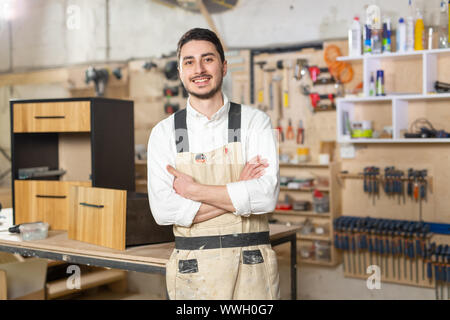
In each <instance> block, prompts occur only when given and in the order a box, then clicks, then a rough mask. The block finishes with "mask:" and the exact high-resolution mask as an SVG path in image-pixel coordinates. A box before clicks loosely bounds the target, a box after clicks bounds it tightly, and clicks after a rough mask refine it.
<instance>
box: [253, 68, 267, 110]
mask: <svg viewBox="0 0 450 320" xmlns="http://www.w3.org/2000/svg"><path fill="white" fill-rule="evenodd" d="M266 63H267V62H266V61H258V62H255V64H257V65H258V66H259V69H260V70H261V73H262V74H260V75H259V77H258V81H256V84H257V88H256V90H255V91H256V92H257V99H256V100H257V102H258V109H260V110H262V109H263V108H264V88H265V85H264V73H265V72H264V65H265V64H266Z"/></svg>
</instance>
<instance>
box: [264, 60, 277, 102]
mask: <svg viewBox="0 0 450 320" xmlns="http://www.w3.org/2000/svg"><path fill="white" fill-rule="evenodd" d="M273 72H275V69H274V68H269V69H265V70H264V77H263V79H264V92H266V93H267V95H268V100H269V109H270V110H273V109H274V104H275V100H274V93H275V89H274V87H273V81H272V78H273Z"/></svg>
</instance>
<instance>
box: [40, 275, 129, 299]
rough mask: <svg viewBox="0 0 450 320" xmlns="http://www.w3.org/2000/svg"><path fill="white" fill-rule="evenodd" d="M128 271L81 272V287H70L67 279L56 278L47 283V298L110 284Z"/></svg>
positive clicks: (122, 277)
mask: <svg viewBox="0 0 450 320" xmlns="http://www.w3.org/2000/svg"><path fill="white" fill-rule="evenodd" d="M125 278H126V272H125V271H122V270H100V271H95V272H89V273H86V274H81V276H80V282H81V283H80V289H68V288H67V279H66V278H64V279H61V280H55V281H52V282H49V283H47V284H46V288H47V299H56V298H59V297H62V296H65V295H68V294H72V293H76V292H79V291H81V290H86V289H90V288H93V287H98V286H101V285H104V284H109V283H113V282H117V281H120V280H124V279H125Z"/></svg>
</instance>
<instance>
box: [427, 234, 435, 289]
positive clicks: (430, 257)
mask: <svg viewBox="0 0 450 320" xmlns="http://www.w3.org/2000/svg"><path fill="white" fill-rule="evenodd" d="M435 251H436V243H435V242H433V243H431V244H429V245H428V246H427V251H426V252H427V254H426V256H427V257H426V263H427V278H428V282H429V283H430V284H431V283H432V282H433V266H434V260H433V256H434V252H435Z"/></svg>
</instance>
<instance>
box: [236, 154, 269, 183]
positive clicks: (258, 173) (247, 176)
mask: <svg viewBox="0 0 450 320" xmlns="http://www.w3.org/2000/svg"><path fill="white" fill-rule="evenodd" d="M268 166H269V164H268V163H267V159H261V157H260V156H256V157H254V158H252V159H250V161H249V162H247V163H246V164H245V167H244V169H242V172H241V175H240V176H239V181H244V180H251V179H258V178H260V177H262V176H263V175H264V173H265V170H264V169H265V168H267V167H268Z"/></svg>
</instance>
